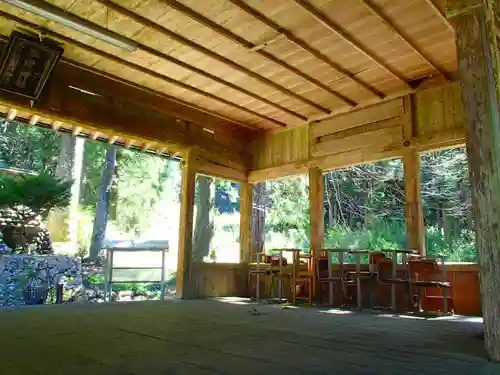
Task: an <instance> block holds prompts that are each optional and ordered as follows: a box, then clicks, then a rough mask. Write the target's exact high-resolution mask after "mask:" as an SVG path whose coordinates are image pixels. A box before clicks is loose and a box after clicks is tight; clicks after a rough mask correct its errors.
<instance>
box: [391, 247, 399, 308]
mask: <svg viewBox="0 0 500 375" xmlns="http://www.w3.org/2000/svg"><path fill="white" fill-rule="evenodd" d="M397 265H398V255H397V254H396V252H395V251H393V252H392V277H393V278H396V275H397ZM391 304H392V310H393V311H396V284H392V285H391Z"/></svg>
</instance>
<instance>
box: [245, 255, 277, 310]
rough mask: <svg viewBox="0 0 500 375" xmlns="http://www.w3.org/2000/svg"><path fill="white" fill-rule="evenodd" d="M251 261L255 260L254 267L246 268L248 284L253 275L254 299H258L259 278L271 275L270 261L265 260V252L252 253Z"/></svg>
mask: <svg viewBox="0 0 500 375" xmlns="http://www.w3.org/2000/svg"><path fill="white" fill-rule="evenodd" d="M251 260H252V262H255V268H250V269H249V270H248V284H249V286H250V289H251V286H252V278H253V276H255V299H256V300H259V299H260V279H261V277H269V276H272V273H273V272H272V268H271V263H270V262H267V255H266V254H265V253H253V254H252V258H251Z"/></svg>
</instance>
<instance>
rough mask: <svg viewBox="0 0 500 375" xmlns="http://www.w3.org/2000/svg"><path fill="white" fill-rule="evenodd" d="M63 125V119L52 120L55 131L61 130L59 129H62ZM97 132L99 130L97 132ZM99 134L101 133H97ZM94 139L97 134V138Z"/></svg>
mask: <svg viewBox="0 0 500 375" xmlns="http://www.w3.org/2000/svg"><path fill="white" fill-rule="evenodd" d="M62 125H63V123H62V122H61V121H57V120H56V121H53V122H52V130H54V131H56V132H57V131H59V129H61V126H62ZM96 133H97V132H96ZM97 134H99V133H97ZM92 139H97V136H96V137H95V138H92Z"/></svg>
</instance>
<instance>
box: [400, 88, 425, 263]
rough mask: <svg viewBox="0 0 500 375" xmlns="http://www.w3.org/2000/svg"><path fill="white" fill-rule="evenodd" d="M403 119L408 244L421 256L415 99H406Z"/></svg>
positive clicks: (420, 209) (422, 237)
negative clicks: (414, 140)
mask: <svg viewBox="0 0 500 375" xmlns="http://www.w3.org/2000/svg"><path fill="white" fill-rule="evenodd" d="M402 119H403V139H404V146H405V147H404V151H403V168H404V186H405V219H406V243H407V247H408V248H409V249H415V250H418V251H419V253H420V254H421V255H425V254H426V250H425V225H424V214H423V211H422V197H421V195H420V154H419V153H418V151H417V149H416V148H415V146H414V144H413V142H412V140H413V138H414V137H415V136H416V129H415V127H416V124H415V121H414V114H413V97H412V96H411V95H409V96H407V97H405V98H404V112H403V114H402Z"/></svg>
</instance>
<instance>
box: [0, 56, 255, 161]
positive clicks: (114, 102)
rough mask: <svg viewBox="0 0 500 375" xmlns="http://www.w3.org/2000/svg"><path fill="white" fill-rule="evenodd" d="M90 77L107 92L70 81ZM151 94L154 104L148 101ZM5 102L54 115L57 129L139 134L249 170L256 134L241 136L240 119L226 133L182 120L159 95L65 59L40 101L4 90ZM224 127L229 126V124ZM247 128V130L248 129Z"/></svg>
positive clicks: (128, 135) (140, 139)
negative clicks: (168, 111)
mask: <svg viewBox="0 0 500 375" xmlns="http://www.w3.org/2000/svg"><path fill="white" fill-rule="evenodd" d="M87 82H90V83H91V84H92V85H95V86H99V87H100V89H101V94H99V95H95V94H89V93H87V90H84V91H79V90H75V89H73V88H71V87H70V86H76V87H82V88H87V86H86V84H87ZM89 91H90V90H89ZM139 95H143V98H142V99H141V100H130V98H137V97H138V96H139ZM150 98H151V99H152V100H151V104H149V105H147V104H146V103H148V102H149V101H150V100H149V99H150ZM0 104H1V105H3V106H5V107H7V108H12V109H14V110H16V111H22V112H27V113H28V114H29V115H31V116H33V115H36V116H39V117H40V118H43V119H50V120H52V121H53V128H54V129H56V128H59V127H60V126H61V125H62V124H63V123H64V124H66V125H67V126H68V127H69V128H72V129H75V130H74V131H75V132H76V131H77V130H76V129H78V127H80V128H81V129H82V131H83V129H85V132H86V133H87V132H88V133H90V134H91V135H90V137H91V138H92V139H94V138H97V137H98V136H99V135H100V134H110V135H111V137H120V138H123V139H133V140H135V141H136V142H137V143H139V144H144V143H150V144H158V147H164V148H166V149H167V150H168V151H169V152H171V153H176V152H178V153H181V154H183V153H184V152H185V151H186V150H187V149H189V148H193V149H196V150H199V153H200V154H201V155H204V156H205V158H207V159H209V160H211V161H213V162H215V163H218V164H222V165H226V166H229V167H232V168H234V169H238V170H243V171H244V170H246V169H247V168H248V163H249V161H248V160H249V155H248V150H247V151H246V152H245V149H246V147H245V145H246V144H247V142H248V141H249V140H250V139H251V138H250V139H248V138H242V137H237V136H236V133H235V132H236V131H237V130H240V129H242V128H239V127H237V126H235V125H233V128H236V129H235V130H232V129H231V128H228V133H229V134H232V136H227V135H225V134H220V133H222V132H221V131H216V132H215V133H214V134H210V136H206V135H205V134H207V133H206V132H205V131H203V127H202V126H200V125H196V124H193V123H187V122H185V121H183V122H179V121H178V119H176V118H175V117H172V116H169V115H167V114H165V113H164V112H162V111H161V109H156V108H155V107H154V106H155V105H157V104H159V101H158V98H156V99H155V96H154V95H151V94H150V95H147V94H145V93H142V92H140V91H139V90H137V89H134V88H131V87H129V86H126V85H123V84H120V83H118V82H115V81H113V80H110V79H107V78H104V77H99V76H97V75H94V74H92V73H90V72H86V71H84V70H83V69H79V68H76V67H73V66H71V65H68V64H66V63H64V62H61V63H59V64H58V65H57V66H56V68H55V69H54V71H53V72H52V75H51V77H50V79H49V80H48V82H47V84H46V87H45V88H44V90H43V92H42V95H41V96H40V98H39V99H38V100H36V101H35V102H34V103H33V102H32V101H31V100H30V99H29V98H25V97H23V96H20V95H15V94H12V93H9V92H7V91H0ZM160 108H161V107H160ZM44 121H45V120H44ZM220 128H221V129H224V127H223V126H220ZM78 130H80V129H78ZM217 130H219V129H217ZM242 130H244V132H243V134H245V135H246V134H247V131H246V130H245V129H244V128H243V129H242ZM218 134H220V137H218ZM115 141H116V139H115Z"/></svg>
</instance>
